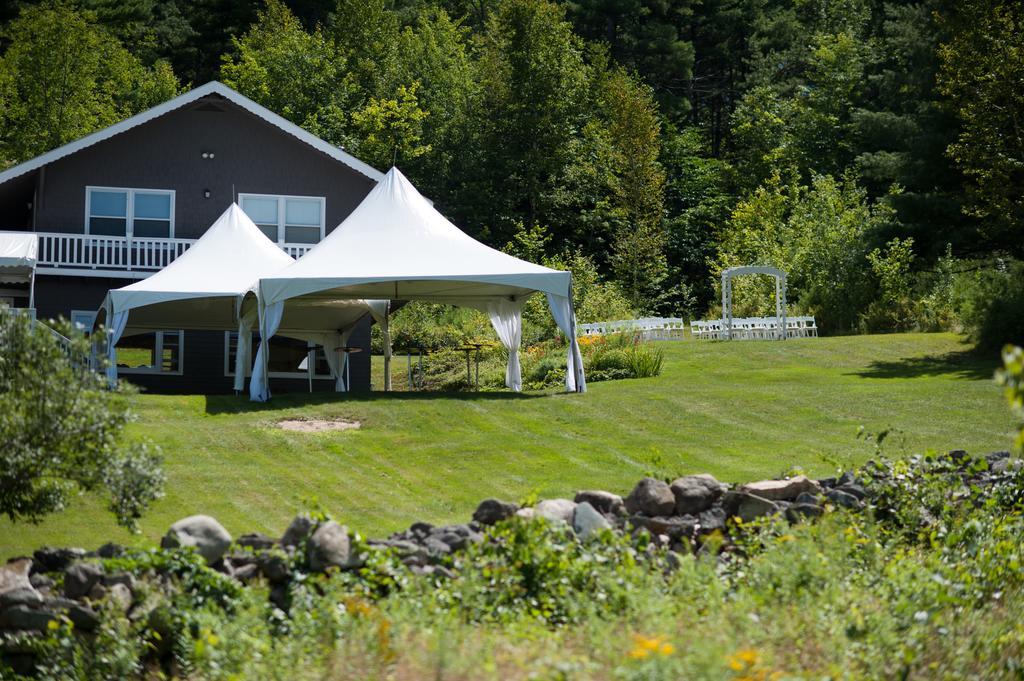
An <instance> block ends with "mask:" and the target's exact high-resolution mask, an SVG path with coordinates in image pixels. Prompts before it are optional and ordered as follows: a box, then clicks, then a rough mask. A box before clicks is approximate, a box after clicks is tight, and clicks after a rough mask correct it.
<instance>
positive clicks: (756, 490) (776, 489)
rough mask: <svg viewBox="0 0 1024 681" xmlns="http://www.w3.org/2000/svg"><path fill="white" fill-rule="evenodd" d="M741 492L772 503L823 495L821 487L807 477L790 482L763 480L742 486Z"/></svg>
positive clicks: (798, 476)
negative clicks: (810, 495) (811, 495)
mask: <svg viewBox="0 0 1024 681" xmlns="http://www.w3.org/2000/svg"><path fill="white" fill-rule="evenodd" d="M738 491H740V492H746V493H747V494H753V495H756V496H759V497H761V498H762V499H768V500H770V501H778V500H783V501H792V500H793V499H796V498H797V497H798V496H800V494H802V493H804V492H807V493H809V494H821V485H819V484H818V483H817V481H815V480H811V479H810V478H808V477H807V476H806V475H796V476H794V477H792V478H789V479H788V480H761V481H759V482H750V483H747V484H746V485H740V487H739V490H738Z"/></svg>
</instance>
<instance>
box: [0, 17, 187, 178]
mask: <svg viewBox="0 0 1024 681" xmlns="http://www.w3.org/2000/svg"><path fill="white" fill-rule="evenodd" d="M2 38H3V39H5V41H7V42H8V43H9V44H8V46H7V49H6V50H5V51H4V53H3V55H2V56H0V167H3V166H7V165H10V164H13V163H16V162H19V161H24V160H27V159H29V158H32V157H33V156H37V155H39V154H42V153H43V152H45V151H49V150H50V149H53V148H55V147H58V146H60V145H62V144H65V143H67V142H70V141H72V140H75V139H78V138H79V137H83V136H84V135H86V134H88V133H90V132H93V131H94V130H97V129H99V128H103V127H106V126H108V125H111V124H113V123H116V122H117V121H119V120H122V119H124V118H127V117H128V116H131V115H133V114H135V113H138V112H139V111H142V110H144V109H148V108H150V107H152V106H155V105H156V104H159V103H161V102H163V101H165V100H167V99H169V98H171V97H172V96H174V95H175V94H177V90H178V81H177V79H176V78H175V76H174V74H173V72H172V71H171V69H170V67H169V66H168V65H167V64H166V63H164V62H158V63H156V64H154V65H153V66H152V67H146V66H144V65H143V64H142V63H141V62H140V61H139V59H138V58H136V57H135V56H133V55H132V54H131V53H130V52H129V51H128V50H127V49H125V47H123V46H122V44H121V43H120V41H118V40H117V38H115V37H113V36H111V35H110V33H109V32H108V31H107V30H106V29H105V28H104V27H103V26H101V25H100V24H99V23H98V22H97V20H96V16H95V15H94V14H92V13H91V12H87V11H78V10H76V9H74V8H73V7H71V6H69V5H67V4H64V3H60V2H49V1H48V2H44V3H42V4H39V5H36V6H29V7H25V8H24V9H23V10H22V11H21V13H20V14H19V15H18V18H16V19H15V20H13V21H12V22H11V23H10V24H9V25H7V26H6V27H4V29H3V33H2Z"/></svg>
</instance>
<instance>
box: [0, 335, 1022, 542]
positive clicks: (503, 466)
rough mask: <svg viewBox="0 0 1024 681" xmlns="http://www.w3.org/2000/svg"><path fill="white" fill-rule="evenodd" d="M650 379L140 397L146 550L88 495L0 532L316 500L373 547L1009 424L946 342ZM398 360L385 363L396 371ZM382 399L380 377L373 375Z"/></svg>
mask: <svg viewBox="0 0 1024 681" xmlns="http://www.w3.org/2000/svg"><path fill="white" fill-rule="evenodd" d="M660 345H661V347H663V348H664V350H665V354H666V361H665V368H664V372H663V374H662V375H661V376H659V377H657V378H653V379H644V380H626V381H614V382H606V383H596V384H593V385H591V387H590V391H589V392H588V393H587V394H585V395H566V394H559V393H555V394H529V395H512V394H506V393H480V394H426V393H392V394H384V393H373V394H369V395H363V396H357V397H349V398H346V397H343V396H335V395H329V396H310V395H304V394H299V395H288V396H280V397H275V398H274V399H273V401H272V402H271V403H270V404H268V405H254V404H251V403H250V402H249V401H248V400H247V399H246V398H244V397H230V396H228V397H224V396H217V397H205V396H202V395H190V396H162V395H161V396H157V395H147V396H141V397H139V398H138V409H139V412H140V419H139V422H138V424H136V425H135V426H133V431H134V433H136V434H145V435H147V436H148V437H150V438H152V439H153V440H155V441H156V442H158V443H159V444H160V445H161V446H162V447H163V449H164V453H165V456H166V470H167V475H168V485H167V496H166V497H165V498H164V499H162V500H161V501H160V502H159V503H158V504H157V506H156V507H155V508H154V509H153V511H152V512H151V513H150V514H149V515H148V516H147V517H146V518H145V520H144V522H143V533H142V535H141V536H140V537H135V538H133V537H130V536H129V535H127V533H125V532H124V531H122V530H120V529H118V528H117V527H116V526H115V525H114V523H113V521H112V520H111V517H110V516H109V514H107V513H105V512H104V511H103V509H102V504H101V502H99V501H97V500H95V499H91V498H87V497H85V498H82V499H81V500H80V501H79V502H78V503H76V504H75V506H74V507H73V508H71V509H69V510H68V511H66V512H65V513H63V514H61V515H58V516H55V517H52V518H50V519H49V520H47V521H46V522H45V523H43V524H42V525H38V526H31V525H22V526H12V525H11V524H9V523H7V522H6V521H0V555H2V556H10V555H12V554H17V553H20V552H26V551H29V550H31V549H33V548H35V547H38V546H40V545H42V544H44V543H50V544H55V545H76V546H85V547H87V548H94V547H95V546H97V545H99V544H100V543H102V542H103V541H106V540H115V541H120V542H125V543H131V542H151V541H154V540H156V539H157V538H158V537H159V536H160V534H161V533H162V532H163V531H164V530H165V529H166V527H167V526H168V525H169V524H170V523H171V522H172V521H174V520H176V519H178V518H180V517H182V516H184V515H188V514H192V513H208V514H211V515H214V516H216V517H217V518H218V519H219V520H220V521H221V522H222V523H224V525H225V526H226V527H227V528H228V529H229V530H230V531H231V532H232V533H234V534H235V535H238V534H240V533H242V532H247V531H263V532H266V533H268V534H273V535H277V534H279V533H280V532H281V531H282V530H283V529H284V527H285V525H286V524H287V522H288V520H289V519H290V518H291V516H293V515H294V514H295V513H296V512H297V511H299V510H300V509H303V508H308V507H310V506H311V505H313V504H319V505H320V506H322V507H323V508H325V509H326V510H328V511H329V512H330V513H332V514H333V515H334V516H336V517H338V518H340V519H342V520H343V521H344V522H347V523H348V524H349V525H350V526H351V527H353V528H355V529H358V530H359V531H361V532H363V533H364V534H369V535H380V534H382V533H386V532H389V531H392V530H395V529H398V528H402V527H407V526H408V525H409V524H410V523H411V522H412V521H415V520H425V521H429V522H435V523H441V522H447V521H454V520H465V519H467V518H468V517H469V515H470V514H471V512H472V510H473V508H474V507H475V505H476V503H477V502H479V501H480V500H481V499H483V498H484V497H487V496H497V497H502V498H506V499H519V498H522V497H524V496H526V495H527V494H529V493H531V492H536V493H538V494H540V495H541V496H565V495H571V494H572V493H573V492H574V491H575V490H577V489H581V488H596V487H597V488H606V489H610V490H613V491H617V492H620V493H625V492H627V491H628V488H629V487H630V485H631V484H632V483H634V482H635V481H636V480H637V479H638V478H639V477H640V476H642V475H643V474H644V473H646V472H648V471H657V472H659V473H661V474H664V475H668V474H676V473H696V472H710V473H713V474H714V475H716V476H718V477H719V478H722V479H724V480H746V479H750V478H754V477H757V476H771V475H775V474H778V473H780V472H782V471H784V470H786V469H788V468H790V467H792V466H802V467H804V468H805V469H807V470H808V471H809V472H811V473H817V474H825V473H827V472H829V471H831V470H833V469H834V467H835V462H837V461H838V462H841V463H843V464H845V465H849V464H851V463H857V462H860V461H863V460H865V459H866V458H868V457H869V456H870V455H871V449H870V447H868V446H867V445H865V444H864V443H863V442H860V441H858V440H857V438H856V434H857V430H858V426H861V425H864V426H865V427H866V428H868V429H870V430H879V429H887V428H892V429H894V432H896V434H895V435H893V436H892V437H890V438H889V440H888V441H887V442H886V450H887V452H888V453H891V454H900V453H904V452H906V453H913V452H920V451H924V450H925V449H927V448H934V449H951V448H964V449H968V450H970V451H973V452H987V451H993V450H996V449H1005V448H1007V447H1008V446H1009V444H1010V440H1011V430H1012V422H1011V419H1010V416H1009V412H1008V410H1007V408H1006V405H1005V403H1004V402H1003V400H1002V396H1001V394H1000V392H999V390H998V389H997V388H996V387H995V386H994V384H993V382H992V378H991V377H992V372H993V370H994V369H995V366H996V359H995V358H988V357H985V358H980V359H979V358H977V357H974V356H972V355H971V354H970V353H969V352H968V347H967V346H966V345H964V344H963V343H962V342H961V340H960V339H959V338H958V337H957V336H953V335H949V334H928V335H921V334H906V335H888V336H853V337H844V338H820V339H804V340H793V341H787V342H785V343H776V342H749V343H739V342H737V343H702V342H695V341H689V340H688V341H686V342H678V343H662V344H660ZM398 369H403V370H404V364H402V363H396V371H397V370H398ZM377 384H378V385H379V384H380V381H379V380H377ZM294 416H320V417H343V418H346V419H357V420H359V421H361V422H362V424H363V427H362V429H361V430H358V431H349V432H343V433H326V434H306V433H293V432H285V431H282V430H280V429H278V428H276V427H275V425H274V424H275V422H276V421H277V420H279V419H282V418H284V417H294Z"/></svg>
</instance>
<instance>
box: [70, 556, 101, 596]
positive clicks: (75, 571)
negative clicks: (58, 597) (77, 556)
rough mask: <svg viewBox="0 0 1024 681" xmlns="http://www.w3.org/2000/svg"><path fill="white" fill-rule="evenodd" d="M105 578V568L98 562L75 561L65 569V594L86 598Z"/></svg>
mask: <svg viewBox="0 0 1024 681" xmlns="http://www.w3.org/2000/svg"><path fill="white" fill-rule="evenodd" d="M102 579H103V568H102V567H101V566H99V565H97V564H96V563H75V564H74V565H72V566H71V567H69V568H68V569H67V570H65V571H64V596H65V597H67V598H73V599H77V598H85V597H86V596H88V595H89V592H90V591H92V588H93V587H94V586H96V585H97V584H99V583H100V581H102Z"/></svg>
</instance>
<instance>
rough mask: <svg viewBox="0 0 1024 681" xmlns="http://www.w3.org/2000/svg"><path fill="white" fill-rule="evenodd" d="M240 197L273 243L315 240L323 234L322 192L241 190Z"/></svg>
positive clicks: (302, 242)
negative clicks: (281, 193)
mask: <svg viewBox="0 0 1024 681" xmlns="http://www.w3.org/2000/svg"><path fill="white" fill-rule="evenodd" d="M238 201H239V203H240V204H241V206H242V210H244V211H245V214H246V215H248V216H249V218H250V219H251V220H252V221H253V222H255V223H256V226H257V227H259V228H260V231H261V232H263V233H264V234H266V235H267V238H268V239H270V240H271V241H273V242H274V243H279V244H285V243H287V244H315V243H319V242H320V240H321V239H323V238H324V233H325V222H324V219H325V215H324V213H325V208H326V204H327V200H326V199H325V198H323V197H322V196H276V195H273V194H239V195H238Z"/></svg>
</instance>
